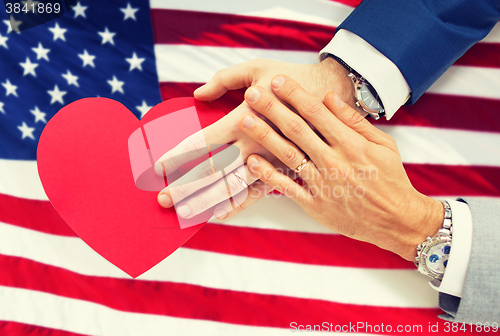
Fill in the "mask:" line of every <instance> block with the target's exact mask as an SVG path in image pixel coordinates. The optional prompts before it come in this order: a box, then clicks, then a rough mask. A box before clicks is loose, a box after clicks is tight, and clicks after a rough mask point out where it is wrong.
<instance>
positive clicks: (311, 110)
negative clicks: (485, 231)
mask: <svg viewBox="0 0 500 336" xmlns="http://www.w3.org/2000/svg"><path fill="white" fill-rule="evenodd" d="M271 87H272V92H273V93H274V94H272V93H270V92H268V91H266V90H264V89H263V88H261V87H258V86H252V87H250V88H249V89H248V90H247V91H246V94H245V100H246V102H247V103H248V104H249V106H250V107H252V109H253V110H254V111H256V112H258V113H259V114H260V115H262V116H263V117H265V118H267V119H269V120H270V121H271V122H272V123H273V124H274V125H276V126H277V127H278V128H279V130H280V131H281V132H282V134H283V135H284V136H285V137H286V138H284V137H283V136H281V135H280V134H278V133H277V132H276V131H275V130H274V129H273V128H271V127H270V126H269V125H268V124H267V123H266V122H264V121H263V120H262V119H261V118H259V117H258V116H256V115H255V114H253V113H246V114H244V115H242V116H241V117H240V128H241V129H242V130H243V132H245V134H246V135H248V136H249V137H250V138H252V139H253V140H255V141H257V142H258V143H260V144H261V145H262V146H264V147H265V148H267V149H268V150H269V151H270V152H271V153H273V154H274V155H275V156H276V157H277V158H278V159H279V160H281V161H282V162H283V163H285V164H286V166H288V167H289V168H290V169H294V170H296V171H297V172H298V174H299V175H300V177H301V178H302V179H303V181H304V182H305V185H304V186H300V185H299V184H297V183H296V182H295V181H294V180H292V179H291V178H289V177H287V176H285V175H283V174H282V173H280V172H279V171H278V170H277V169H276V168H275V167H274V166H273V165H272V164H271V163H270V162H268V161H267V160H266V159H265V158H263V157H262V156H260V155H251V156H250V157H249V158H248V160H247V165H248V167H249V170H250V172H251V173H253V175H255V176H256V177H258V178H259V179H260V180H261V181H263V182H265V183H266V184H267V185H269V186H270V187H272V188H274V189H275V190H278V191H280V192H281V193H283V194H284V195H286V196H288V197H290V198H291V199H293V200H294V201H295V202H296V203H297V204H298V205H299V206H300V207H302V209H304V210H305V211H306V212H307V213H308V214H309V215H310V216H311V217H312V218H314V219H315V220H317V221H318V222H320V223H322V224H323V225H325V226H327V227H329V228H331V229H333V230H335V231H337V232H338V233H341V234H343V235H346V236H349V237H352V238H354V239H357V240H361V241H366V242H370V243H373V244H375V245H377V246H379V247H381V248H383V249H386V250H390V251H392V252H394V253H397V254H399V255H400V256H401V257H403V258H405V259H407V260H414V257H415V255H416V246H417V245H418V244H419V243H421V242H422V241H424V240H425V238H426V237H428V236H430V237H432V236H434V234H435V233H437V231H438V230H439V228H440V227H441V224H442V222H443V218H444V210H443V206H442V205H441V203H440V202H438V201H437V200H434V199H432V198H430V197H427V196H425V195H423V194H421V193H419V192H418V191H417V190H415V188H413V186H412V185H411V183H410V181H409V179H408V177H407V175H406V172H405V170H404V168H403V164H402V162H401V158H400V155H399V152H398V149H397V146H396V142H395V141H394V139H393V138H392V137H390V136H389V135H387V134H385V133H384V132H382V131H380V130H379V129H377V128H376V127H374V126H373V125H372V124H371V123H370V122H369V121H368V120H366V119H365V118H363V117H362V116H361V115H360V114H359V113H358V112H357V111H355V110H354V109H352V108H351V107H350V106H349V105H348V104H346V103H344V102H343V101H342V100H341V99H340V97H339V96H338V95H336V94H334V93H332V92H329V93H328V94H327V95H326V97H325V99H324V103H322V102H321V101H319V100H318V99H316V98H315V97H314V96H312V95H311V94H309V93H307V92H306V91H305V90H304V89H302V88H301V87H300V86H299V85H298V84H297V82H295V81H294V80H292V79H290V78H288V77H286V76H284V75H279V76H276V77H274V79H273V80H272V83H271ZM278 98H279V99H281V101H283V102H285V103H287V104H289V105H290V106H292V107H294V108H295V109H296V110H297V111H298V112H299V114H300V116H299V115H297V114H295V113H294V112H292V111H291V110H290V109H289V108H288V107H287V106H285V105H284V104H283V103H282V102H281V101H280V100H279V99H278ZM301 117H302V118H301ZM306 122H308V123H310V124H311V125H312V126H314V127H315V128H316V130H317V131H319V133H320V134H321V136H322V137H323V139H324V140H323V139H322V138H320V136H318V135H317V134H316V133H315V132H314V131H313V130H312V129H311V128H310V127H309V126H308V124H307V123H306Z"/></svg>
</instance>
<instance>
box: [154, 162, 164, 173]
mask: <svg viewBox="0 0 500 336" xmlns="http://www.w3.org/2000/svg"><path fill="white" fill-rule="evenodd" d="M154 170H155V173H156V175H159V176H165V169H163V165H162V164H161V163H157V164H155V167H154Z"/></svg>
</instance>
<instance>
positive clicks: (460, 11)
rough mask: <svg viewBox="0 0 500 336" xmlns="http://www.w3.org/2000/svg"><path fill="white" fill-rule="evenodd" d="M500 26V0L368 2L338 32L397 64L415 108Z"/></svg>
mask: <svg viewBox="0 0 500 336" xmlns="http://www.w3.org/2000/svg"><path fill="white" fill-rule="evenodd" d="M499 20H500V1H499V0H446V1H443V0H364V1H363V2H362V3H361V4H360V5H359V6H358V7H357V8H356V9H355V10H354V11H353V12H352V13H351V15H349V17H347V19H346V20H344V22H342V24H341V25H340V26H339V27H338V29H346V30H349V31H351V32H353V33H355V34H356V35H358V36H360V37H361V38H363V39H364V40H365V41H367V42H368V43H370V44H371V45H372V46H373V47H374V48H376V49H377V50H378V51H380V52H381V53H382V54H384V55H385V56H386V57H387V58H389V59H390V60H391V61H392V62H393V63H394V64H396V66H397V67H398V68H399V70H400V71H401V73H402V74H403V76H404V78H405V79H406V82H407V83H408V85H409V86H410V88H411V90H412V97H411V99H410V101H409V102H408V103H409V104H412V103H414V102H415V101H416V100H417V99H418V98H419V97H420V96H421V95H422V94H423V93H424V92H425V91H426V90H427V89H428V88H429V87H430V86H431V85H432V84H433V83H434V82H435V81H436V80H437V79H438V78H439V77H440V76H441V75H442V74H443V73H444V72H445V71H446V69H448V68H449V67H450V66H451V65H452V64H453V63H454V62H455V61H456V60H457V59H458V58H459V57H460V56H462V55H463V54H464V53H465V52H466V51H467V50H468V49H469V48H470V47H472V46H473V45H474V44H475V43H476V42H478V41H480V40H481V39H483V38H484V37H485V36H486V35H487V34H488V32H489V31H490V30H491V29H493V27H494V26H495V24H496V23H497V22H498V21H499Z"/></svg>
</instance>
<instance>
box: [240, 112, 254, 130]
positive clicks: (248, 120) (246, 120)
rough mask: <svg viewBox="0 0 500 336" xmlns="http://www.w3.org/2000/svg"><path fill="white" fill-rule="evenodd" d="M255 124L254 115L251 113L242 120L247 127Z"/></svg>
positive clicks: (242, 123)
mask: <svg viewBox="0 0 500 336" xmlns="http://www.w3.org/2000/svg"><path fill="white" fill-rule="evenodd" d="M254 124H255V120H253V117H252V116H251V115H247V116H246V117H245V118H243V120H242V121H241V125H242V126H243V127H245V128H251V127H252V126H253V125H254Z"/></svg>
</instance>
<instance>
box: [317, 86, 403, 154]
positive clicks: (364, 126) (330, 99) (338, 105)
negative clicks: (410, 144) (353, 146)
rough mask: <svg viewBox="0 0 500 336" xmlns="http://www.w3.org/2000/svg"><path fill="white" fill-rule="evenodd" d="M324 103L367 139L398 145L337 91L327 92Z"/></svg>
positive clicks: (387, 145) (342, 120) (392, 145)
mask: <svg viewBox="0 0 500 336" xmlns="http://www.w3.org/2000/svg"><path fill="white" fill-rule="evenodd" d="M324 103H325V106H326V107H328V109H329V110H330V111H331V112H332V113H333V114H334V115H335V116H336V117H337V118H338V120H339V121H341V122H342V123H344V124H345V125H346V126H348V127H349V128H351V129H352V130H354V131H355V132H356V133H358V134H360V135H362V136H363V137H364V138H365V139H366V140H368V141H371V142H373V143H376V144H379V145H383V146H386V147H390V148H393V147H395V146H396V142H395V141H394V139H393V138H392V137H391V136H390V135H388V134H386V133H384V132H382V131H381V130H379V129H378V128H376V127H375V126H373V125H372V124H371V123H370V122H369V121H368V120H367V119H365V118H364V117H363V116H362V115H361V114H359V112H358V111H356V110H354V109H353V108H352V107H351V106H349V104H346V103H345V102H344V101H342V99H341V98H340V97H339V96H338V95H337V94H336V93H333V92H329V93H327V94H326V96H325V102H324Z"/></svg>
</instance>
